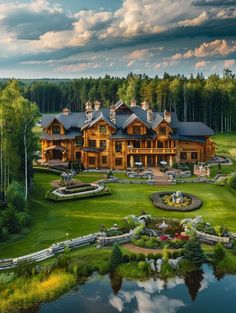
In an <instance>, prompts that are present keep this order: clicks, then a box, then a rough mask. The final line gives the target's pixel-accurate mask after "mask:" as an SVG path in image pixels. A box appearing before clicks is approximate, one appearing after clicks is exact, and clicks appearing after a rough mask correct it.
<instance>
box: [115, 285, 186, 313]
mask: <svg viewBox="0 0 236 313" xmlns="http://www.w3.org/2000/svg"><path fill="white" fill-rule="evenodd" d="M132 299H135V300H136V302H137V310H136V312H137V313H147V312H148V313H175V312H177V311H178V310H179V309H180V308H183V307H185V304H184V302H183V301H182V300H179V299H173V298H167V297H166V296H164V295H158V296H151V294H150V293H148V292H144V291H141V290H137V291H134V292H132V293H131V292H128V291H126V292H120V293H119V295H117V296H111V297H110V300H109V302H110V304H111V305H112V306H113V307H114V308H116V309H117V310H118V311H119V312H122V311H123V309H124V308H125V305H126V304H127V303H130V301H131V300H132Z"/></svg>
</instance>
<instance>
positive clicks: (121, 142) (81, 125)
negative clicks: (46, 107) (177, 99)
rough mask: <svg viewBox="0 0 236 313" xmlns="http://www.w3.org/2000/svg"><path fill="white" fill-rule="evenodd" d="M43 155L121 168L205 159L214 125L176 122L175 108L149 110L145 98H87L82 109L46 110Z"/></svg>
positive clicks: (45, 159)
mask: <svg viewBox="0 0 236 313" xmlns="http://www.w3.org/2000/svg"><path fill="white" fill-rule="evenodd" d="M42 127H43V135H42V138H41V143H42V160H43V162H44V163H50V162H51V161H53V160H58V161H61V162H62V163H63V162H70V161H71V162H74V161H76V162H80V163H81V164H83V166H84V167H85V168H86V169H103V168H104V169H120V170H124V169H127V168H128V167H134V164H135V163H136V162H142V164H143V165H144V166H145V167H157V166H159V165H160V162H161V161H166V162H167V163H168V164H169V165H170V166H172V165H173V164H174V163H188V162H192V163H193V162H194V163H195V162H205V161H207V160H209V159H210V158H212V156H214V154H215V146H214V142H213V141H212V140H211V138H210V137H211V136H212V135H214V132H213V130H212V129H210V128H209V127H208V126H207V125H205V124H203V123H200V122H179V121H178V118H177V115H176V113H173V112H171V113H170V112H166V111H165V112H164V113H158V112H153V111H152V109H151V108H150V107H149V105H148V103H146V102H143V103H142V106H137V105H136V102H135V101H132V102H131V105H130V106H127V105H126V104H124V103H123V102H122V101H119V102H118V103H116V104H115V105H112V106H111V107H110V108H100V103H99V102H97V101H96V102H95V103H94V104H93V103H91V102H87V103H86V107H85V112H80V113H71V112H70V110H69V109H67V108H66V109H64V110H63V112H62V113H59V114H44V115H43V118H42Z"/></svg>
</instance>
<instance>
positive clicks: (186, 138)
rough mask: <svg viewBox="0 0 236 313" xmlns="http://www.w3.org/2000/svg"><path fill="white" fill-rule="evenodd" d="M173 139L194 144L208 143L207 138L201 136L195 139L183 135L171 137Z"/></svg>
mask: <svg viewBox="0 0 236 313" xmlns="http://www.w3.org/2000/svg"><path fill="white" fill-rule="evenodd" d="M171 138H172V139H174V140H181V141H193V142H202V143H204V142H205V141H206V138H205V137H201V136H196V137H193V136H181V135H178V134H174V135H171Z"/></svg>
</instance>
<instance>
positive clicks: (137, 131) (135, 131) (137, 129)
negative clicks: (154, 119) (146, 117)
mask: <svg viewBox="0 0 236 313" xmlns="http://www.w3.org/2000/svg"><path fill="white" fill-rule="evenodd" d="M133 134H136V135H138V134H141V126H134V127H133Z"/></svg>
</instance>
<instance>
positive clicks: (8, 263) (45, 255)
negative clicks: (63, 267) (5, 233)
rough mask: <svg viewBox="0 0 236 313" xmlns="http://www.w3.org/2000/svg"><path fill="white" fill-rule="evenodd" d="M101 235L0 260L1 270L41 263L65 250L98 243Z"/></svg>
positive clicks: (83, 237)
mask: <svg viewBox="0 0 236 313" xmlns="http://www.w3.org/2000/svg"><path fill="white" fill-rule="evenodd" d="M99 235H100V233H94V234H89V235H86V236H82V237H78V238H75V239H71V240H65V241H61V242H58V243H55V244H52V245H51V246H50V247H48V248H47V249H43V250H40V251H37V252H35V253H31V254H27V255H24V256H21V257H17V258H8V259H2V260H0V270H4V269H11V268H14V267H16V266H17V265H18V264H20V263H21V262H40V261H43V260H46V259H49V258H51V257H54V256H55V255H57V254H58V253H61V252H63V251H64V250H65V248H70V249H75V248H79V247H82V246H85V245H90V244H93V243H95V242H96V240H97V237H98V236H99Z"/></svg>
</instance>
